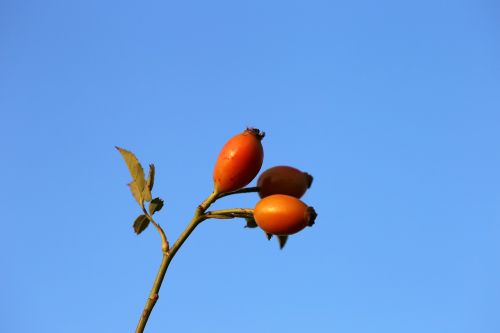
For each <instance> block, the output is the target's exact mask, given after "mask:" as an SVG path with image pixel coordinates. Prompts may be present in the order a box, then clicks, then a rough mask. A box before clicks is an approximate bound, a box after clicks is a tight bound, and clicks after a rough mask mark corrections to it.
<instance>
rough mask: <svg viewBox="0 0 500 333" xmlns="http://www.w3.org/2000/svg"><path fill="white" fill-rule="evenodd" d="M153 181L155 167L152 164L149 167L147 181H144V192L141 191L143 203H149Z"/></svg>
mask: <svg viewBox="0 0 500 333" xmlns="http://www.w3.org/2000/svg"><path fill="white" fill-rule="evenodd" d="M154 181H155V166H154V164H150V165H149V174H148V179H147V180H146V185H145V186H144V190H143V191H142V197H143V198H144V201H151V199H152V196H151V191H152V190H153V184H154Z"/></svg>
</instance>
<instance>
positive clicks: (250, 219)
mask: <svg viewBox="0 0 500 333" xmlns="http://www.w3.org/2000/svg"><path fill="white" fill-rule="evenodd" d="M245 220H246V221H247V224H246V225H245V228H257V227H258V225H257V222H255V219H254V218H253V217H247V218H245Z"/></svg>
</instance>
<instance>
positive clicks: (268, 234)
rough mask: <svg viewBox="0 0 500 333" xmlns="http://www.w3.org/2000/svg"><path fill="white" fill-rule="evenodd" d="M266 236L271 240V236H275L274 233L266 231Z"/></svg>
mask: <svg viewBox="0 0 500 333" xmlns="http://www.w3.org/2000/svg"><path fill="white" fill-rule="evenodd" d="M266 237H267V240H271V238H273V234H270V233H267V232H266Z"/></svg>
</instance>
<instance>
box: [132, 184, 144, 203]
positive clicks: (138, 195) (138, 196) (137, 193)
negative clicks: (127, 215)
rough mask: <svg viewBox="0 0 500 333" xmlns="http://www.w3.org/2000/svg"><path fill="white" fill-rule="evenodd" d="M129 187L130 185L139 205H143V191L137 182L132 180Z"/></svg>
mask: <svg viewBox="0 0 500 333" xmlns="http://www.w3.org/2000/svg"><path fill="white" fill-rule="evenodd" d="M128 187H130V192H132V195H133V196H134V198H135V200H136V201H137V203H139V206H141V207H142V205H143V202H144V200H143V198H142V192H141V191H140V190H139V187H138V186H137V183H136V182H135V181H132V182H130V183H129V184H128Z"/></svg>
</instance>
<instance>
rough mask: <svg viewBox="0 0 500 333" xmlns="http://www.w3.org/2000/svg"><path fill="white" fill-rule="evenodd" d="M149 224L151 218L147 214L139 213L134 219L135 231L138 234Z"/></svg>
mask: <svg viewBox="0 0 500 333" xmlns="http://www.w3.org/2000/svg"><path fill="white" fill-rule="evenodd" d="M148 225H149V219H148V218H147V216H146V215H139V216H138V217H137V218H136V219H135V221H134V231H135V233H136V234H138V235H139V234H140V233H141V232H143V231H144V229H146V228H147V227H148Z"/></svg>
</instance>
